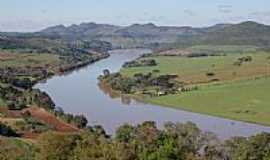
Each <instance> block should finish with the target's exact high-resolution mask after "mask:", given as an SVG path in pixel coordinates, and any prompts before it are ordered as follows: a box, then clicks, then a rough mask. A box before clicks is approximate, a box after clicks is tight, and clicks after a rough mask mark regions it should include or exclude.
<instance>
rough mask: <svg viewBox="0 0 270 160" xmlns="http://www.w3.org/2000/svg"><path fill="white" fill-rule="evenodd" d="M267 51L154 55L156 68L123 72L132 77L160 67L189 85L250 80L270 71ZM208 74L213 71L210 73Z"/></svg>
mask: <svg viewBox="0 0 270 160" xmlns="http://www.w3.org/2000/svg"><path fill="white" fill-rule="evenodd" d="M245 56H251V57H252V61H251V62H246V63H243V64H242V65H241V66H238V65H235V64H234V63H235V62H237V61H238V59H239V58H241V57H245ZM269 56H270V55H269V54H267V53H256V54H228V55H227V56H210V57H196V58H187V57H176V56H157V57H150V59H154V60H156V62H157V64H158V65H157V66H153V67H132V68H124V69H122V70H121V73H122V74H123V75H126V76H132V75H134V74H135V73H148V72H151V71H152V70H159V71H160V72H159V74H161V75H162V74H176V75H178V80H179V81H181V82H184V83H186V84H198V83H208V82H210V81H211V80H213V79H216V80H218V81H231V80H241V79H250V78H255V77H261V76H265V75H269V74H270V59H269ZM207 73H213V75H211V76H208V75H207Z"/></svg>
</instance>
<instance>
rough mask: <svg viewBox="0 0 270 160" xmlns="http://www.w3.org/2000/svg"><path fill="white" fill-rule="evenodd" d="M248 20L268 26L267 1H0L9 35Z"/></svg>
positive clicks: (0, 24) (2, 26)
mask: <svg viewBox="0 0 270 160" xmlns="http://www.w3.org/2000/svg"><path fill="white" fill-rule="evenodd" d="M247 20H252V21H257V22H260V23H264V24H269V25H270V0H0V31H9V32H14V31H17V32H32V31H39V30H41V29H43V28H46V27H48V26H53V25H59V24H64V25H71V24H80V23H82V22H96V23H103V24H104V23H106V24H114V25H122V26H126V25H130V24H134V23H150V22H151V23H155V24H156V25H166V26H194V27H204V26H211V25H214V24H218V23H238V22H242V21H247Z"/></svg>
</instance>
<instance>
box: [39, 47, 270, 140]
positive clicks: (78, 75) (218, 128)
mask: <svg viewBox="0 0 270 160" xmlns="http://www.w3.org/2000/svg"><path fill="white" fill-rule="evenodd" d="M148 52H150V50H145V49H135V50H115V51H112V52H111V56H110V57H109V58H107V59H104V60H101V61H98V62H96V63H94V64H91V65H89V66H87V67H85V68H82V69H79V70H77V71H73V72H71V73H69V74H66V75H62V76H55V77H52V78H51V79H48V80H47V81H46V82H44V83H39V84H37V85H36V86H35V88H39V89H41V90H43V91H46V92H47V93H48V94H49V95H50V96H51V98H52V99H53V101H54V102H55V104H56V105H57V106H61V107H62V108H63V109H64V111H65V112H69V113H73V114H84V115H85V116H86V117H87V118H88V121H89V125H102V126H103V127H104V128H105V129H106V131H107V132H108V133H109V134H113V133H114V131H115V129H116V128H117V127H119V126H120V125H122V124H124V123H129V124H138V123H140V122H143V121H147V120H151V121H156V122H157V125H158V126H159V127H162V126H163V124H164V123H165V122H168V121H172V122H181V123H185V122H187V121H191V122H193V123H196V124H197V125H198V127H199V128H201V129H202V130H203V131H209V132H213V133H215V134H216V135H217V136H218V137H219V138H221V139H227V138H230V137H232V136H251V135H254V134H256V133H259V132H270V127H265V126H261V125H256V124H250V123H245V122H239V121H234V120H228V119H223V118H218V117H213V116H208V115H202V114H197V113H191V112H186V111H181V110H176V109H171V108H166V107H161V106H157V105H151V104H144V103H141V102H137V101H135V100H127V99H125V98H112V97H111V96H110V95H109V94H106V93H105V92H104V91H102V90H101V89H100V87H99V86H98V80H97V77H98V76H99V75H100V74H102V71H103V70H104V69H109V70H110V71H112V72H116V71H119V69H120V68H121V66H122V64H123V63H124V62H126V61H130V60H132V59H135V58H137V57H138V56H140V55H141V54H143V53H148Z"/></svg>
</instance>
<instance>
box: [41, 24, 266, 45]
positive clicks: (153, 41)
mask: <svg viewBox="0 0 270 160" xmlns="http://www.w3.org/2000/svg"><path fill="white" fill-rule="evenodd" d="M36 34H39V35H45V36H53V35H54V36H56V35H57V36H59V37H61V38H63V39H72V40H74V39H83V40H93V39H95V40H102V41H107V42H110V43H112V44H113V46H114V47H122V48H134V47H151V46H157V45H162V44H171V46H175V45H179V46H187V45H188V46H189V45H194V44H207V43H210V44H218V45H221V44H226V45H228V44H233V45H235V44H236V45H237V44H239V45H259V46H263V45H269V44H270V43H269V42H270V26H268V25H264V24H260V23H256V22H252V21H247V22H242V23H239V24H217V25H214V26H210V27H203V28H195V27H189V26H183V27H177V26H157V25H155V24H153V23H148V24H133V25H130V26H125V27H123V26H115V25H107V24H96V23H82V24H80V25H71V26H68V27H65V26H63V25H59V26H54V27H49V28H47V29H44V30H42V31H40V32H38V33H36Z"/></svg>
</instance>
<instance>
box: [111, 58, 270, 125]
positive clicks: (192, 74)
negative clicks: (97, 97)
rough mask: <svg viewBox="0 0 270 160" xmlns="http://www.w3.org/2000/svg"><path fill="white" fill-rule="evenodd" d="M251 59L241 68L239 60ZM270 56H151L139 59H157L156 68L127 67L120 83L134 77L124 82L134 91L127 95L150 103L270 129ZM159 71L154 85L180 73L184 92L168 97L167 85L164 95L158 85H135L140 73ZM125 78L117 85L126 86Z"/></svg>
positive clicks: (171, 94)
mask: <svg viewBox="0 0 270 160" xmlns="http://www.w3.org/2000/svg"><path fill="white" fill-rule="evenodd" d="M248 56H250V57H251V58H252V60H251V61H250V62H241V63H243V64H241V65H240V66H239V65H236V63H235V62H237V61H238V60H240V58H242V57H248ZM268 57H269V56H268V54H267V53H252V54H246V55H239V54H232V55H226V56H224V55H223V56H210V57H207V56H206V57H197V58H196V57H195V58H188V57H181V56H178V57H177V56H173V57H170V56H165V57H162V56H160V57H159V56H158V57H155V56H152V57H147V58H140V59H139V60H144V59H151V60H155V61H156V63H157V65H156V66H136V67H126V68H122V69H121V71H120V74H122V78H120V79H123V78H124V79H125V77H129V79H128V80H124V81H125V83H126V82H129V83H128V84H125V85H124V84H122V85H123V86H129V87H126V88H122V89H123V91H127V89H128V88H130V89H131V90H129V89H128V93H127V94H130V95H132V96H131V97H136V99H139V100H140V101H144V102H146V103H151V104H156V105H161V106H167V107H171V108H175V109H180V110H186V111H190V112H196V113H202V114H207V115H211V116H217V117H223V118H228V119H232V120H238V121H244V122H249V123H254V124H261V125H266V126H269V125H270V123H269V122H270V118H269V117H270V116H269V115H270V110H269V107H268V106H269V101H268V99H269V96H268V95H269V93H267V91H268V90H269V89H268V88H267V86H269V84H270V79H269V78H268V73H269V69H270V68H269V64H268ZM143 62H145V61H143ZM138 64H139V63H138ZM155 70H156V73H155V72H154V73H152V77H150V78H149V82H151V81H152V79H153V78H154V77H157V78H158V77H159V76H164V75H177V76H178V77H177V78H176V81H178V82H181V83H182V84H184V85H183V86H182V87H181V86H180V88H179V89H178V90H179V93H177V92H176V93H168V92H170V91H167V90H164V87H162V88H163V89H162V90H163V91H164V92H162V90H161V89H160V88H158V87H157V86H155V87H154V88H153V87H150V86H144V87H143V90H140V89H139V88H137V89H136V87H137V86H141V85H142V84H138V83H137V82H136V81H133V80H134V78H135V77H134V78H133V76H136V79H137V80H138V78H139V77H140V76H139V74H142V75H145V76H146V75H148V73H149V72H150V71H155ZM157 71H158V72H157ZM155 74H156V76H155ZM153 75H154V76H153ZM116 77H118V76H116ZM144 78H145V77H144ZM112 79H113V78H112ZM120 79H119V80H117V81H114V82H119V83H122V82H121V80H120ZM139 79H140V81H141V80H142V78H139ZM154 79H155V78H154ZM213 79H215V81H213ZM124 81H123V83H124ZM147 81H148V80H147ZM147 81H146V79H144V82H145V83H148V82H147ZM113 84H114V83H113ZM116 86H118V85H116V84H114V85H113V87H114V88H115V87H116ZM116 89H117V88H116ZM122 89H121V90H122ZM123 91H122V93H123ZM129 92H130V93H129ZM149 94H150V96H149Z"/></svg>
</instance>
